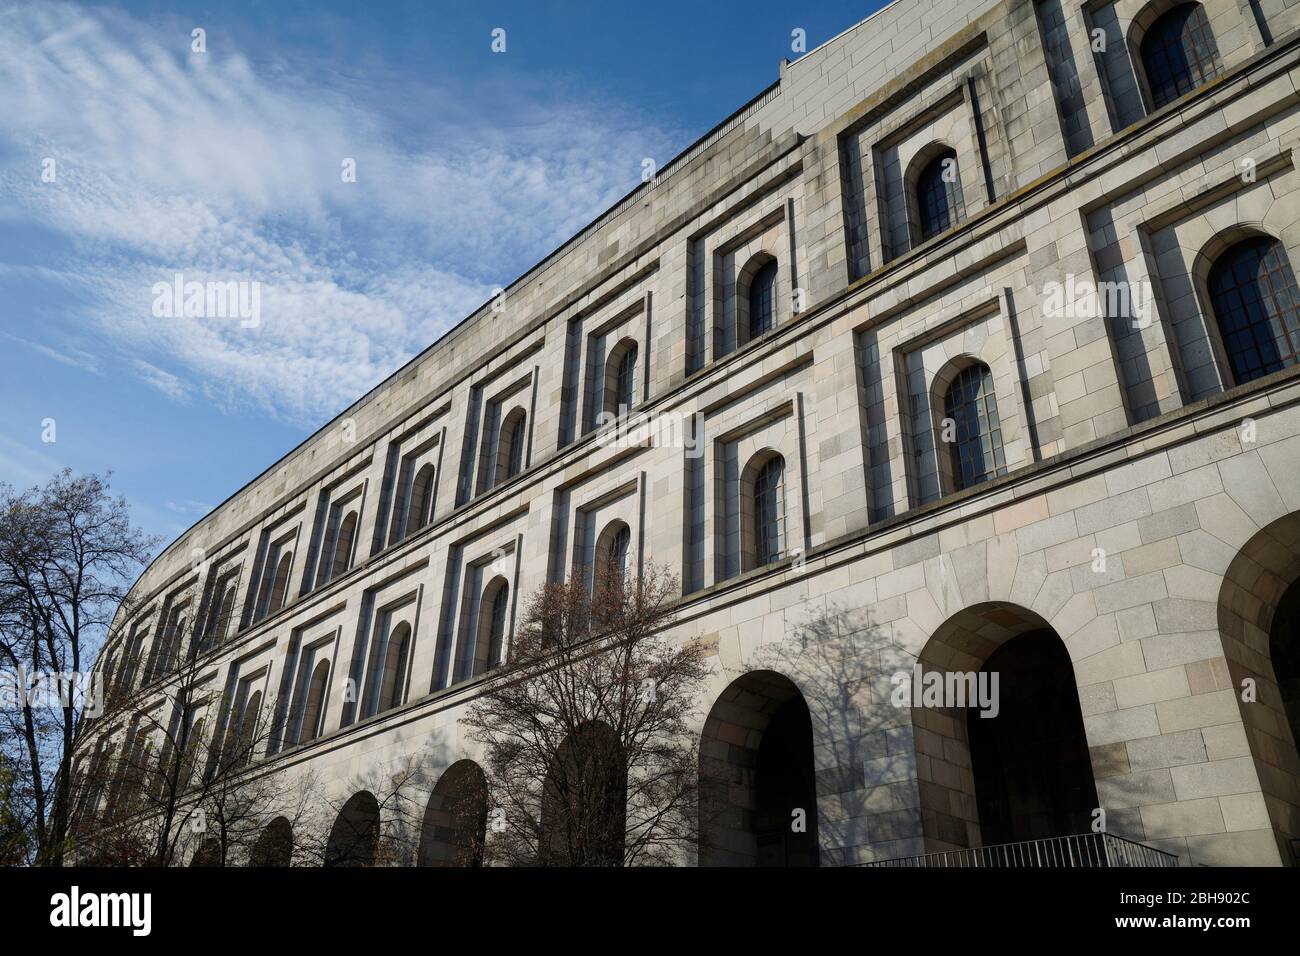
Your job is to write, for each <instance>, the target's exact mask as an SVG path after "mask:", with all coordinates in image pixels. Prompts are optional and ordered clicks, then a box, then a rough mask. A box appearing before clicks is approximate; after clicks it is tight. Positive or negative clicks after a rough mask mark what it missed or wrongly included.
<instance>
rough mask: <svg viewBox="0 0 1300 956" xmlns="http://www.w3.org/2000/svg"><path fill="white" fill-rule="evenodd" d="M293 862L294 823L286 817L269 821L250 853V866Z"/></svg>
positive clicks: (286, 864) (283, 864)
mask: <svg viewBox="0 0 1300 956" xmlns="http://www.w3.org/2000/svg"><path fill="white" fill-rule="evenodd" d="M292 862H293V824H291V823H290V822H289V821H288V819H287V818H285V817H276V818H275V819H274V820H272V821H271V822H270V823H268V824H267V825H266V826H265V827H264V828H263V829H262V832H261V834H260V835H259V836H258V838H257V842H256V843H254V844H253V849H252V850H251V851H250V852H249V855H248V865H249V866H289V865H290V864H291V863H292Z"/></svg>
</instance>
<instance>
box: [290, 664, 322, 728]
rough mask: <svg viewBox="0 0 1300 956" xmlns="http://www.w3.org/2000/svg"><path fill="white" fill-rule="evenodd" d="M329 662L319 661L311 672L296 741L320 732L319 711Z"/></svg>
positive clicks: (320, 710)
mask: <svg viewBox="0 0 1300 956" xmlns="http://www.w3.org/2000/svg"><path fill="white" fill-rule="evenodd" d="M329 676H330V662H329V661H321V662H320V663H318V664H317V665H316V667H315V668H314V669H313V670H312V672H311V682H310V683H309V684H308V685H307V698H306V701H305V703H304V704H303V709H302V721H301V723H300V724H299V725H298V731H297V733H298V739H297V742H298V743H304V744H305V743H307V742H308V741H309V740H315V739H316V737H317V735H319V734H320V722H321V712H322V711H323V710H324V709H325V690H326V688H327V686H328V684H329Z"/></svg>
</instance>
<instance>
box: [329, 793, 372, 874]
mask: <svg viewBox="0 0 1300 956" xmlns="http://www.w3.org/2000/svg"><path fill="white" fill-rule="evenodd" d="M378 849H379V801H377V800H376V799H375V795H374V794H372V793H370V791H368V790H362V791H361V792H360V793H355V794H353V795H352V796H351V798H349V800H348V802H347V803H345V804H344V805H343V809H342V810H340V811H339V815H338V816H337V817H336V818H335V819H334V826H333V827H331V828H330V835H329V840H328V841H327V842H326V844H325V859H324V861H323V862H324V865H325V866H374V865H375V861H376V858H377V852H378Z"/></svg>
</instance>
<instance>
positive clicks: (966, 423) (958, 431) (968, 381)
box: [944, 365, 1007, 491]
mask: <svg viewBox="0 0 1300 956" xmlns="http://www.w3.org/2000/svg"><path fill="white" fill-rule="evenodd" d="M944 416H945V417H946V418H947V419H949V420H951V421H952V423H953V424H952V426H951V428H952V438H953V441H952V442H951V444H950V446H949V454H950V455H951V457H952V480H953V490H954V491H960V490H961V489H962V488H969V487H971V486H972V485H978V484H979V483H980V482H982V481H988V480H989V479H990V478H993V477H996V476H997V475H1001V474H1005V473H1006V470H1007V462H1006V456H1005V454H1004V452H1003V450H1002V425H1001V420H1000V419H999V417H998V403H997V398H996V397H995V396H994V394H993V375H992V373H991V372H990V371H989V367H988V366H987V365H971V366H970V367H968V368H966V369H963V370H962V371H961V372H959V373H958V375H957V377H956V378H955V379H953V381H952V384H951V385H949V386H948V392H947V394H946V395H945V397H944Z"/></svg>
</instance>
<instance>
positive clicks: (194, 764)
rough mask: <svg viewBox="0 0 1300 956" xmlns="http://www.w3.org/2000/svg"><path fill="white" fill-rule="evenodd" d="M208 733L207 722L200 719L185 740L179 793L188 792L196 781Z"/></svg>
mask: <svg viewBox="0 0 1300 956" xmlns="http://www.w3.org/2000/svg"><path fill="white" fill-rule="evenodd" d="M206 731H207V720H206V719H204V718H203V717H200V718H199V719H198V720H196V721H194V724H193V726H191V727H190V730H189V734H188V736H187V737H186V738H185V748H184V756H183V758H182V759H183V763H182V764H181V774H180V781H179V783H180V786H179V787H178V789H179V791H180V792H182V793H183V792H185V791H186V790H188V789H189V788H190V784H191V783H192V782H193V781H194V771H195V770H197V769H198V766H199V758H200V757H201V756H202V754H203V753H204V751H205V749H206V748H205V747H204V734H205V733H206Z"/></svg>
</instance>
